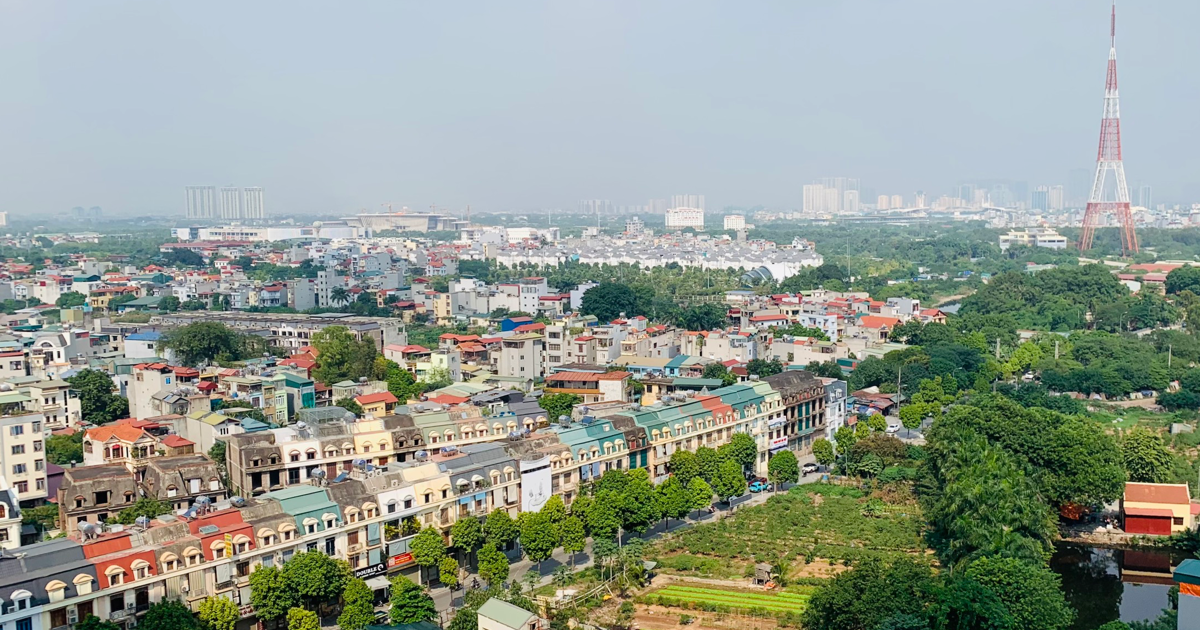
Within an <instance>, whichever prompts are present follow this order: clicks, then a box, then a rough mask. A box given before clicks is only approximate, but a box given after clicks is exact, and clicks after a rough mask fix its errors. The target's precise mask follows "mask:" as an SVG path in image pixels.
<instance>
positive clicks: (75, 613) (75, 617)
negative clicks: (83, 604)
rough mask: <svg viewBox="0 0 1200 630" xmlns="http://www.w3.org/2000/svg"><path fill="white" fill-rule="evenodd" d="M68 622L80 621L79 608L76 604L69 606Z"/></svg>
mask: <svg viewBox="0 0 1200 630" xmlns="http://www.w3.org/2000/svg"><path fill="white" fill-rule="evenodd" d="M67 623H69V624H75V623H79V609H78V608H75V607H74V606H71V607H70V608H67Z"/></svg>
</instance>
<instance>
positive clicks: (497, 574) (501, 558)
mask: <svg viewBox="0 0 1200 630" xmlns="http://www.w3.org/2000/svg"><path fill="white" fill-rule="evenodd" d="M572 518H574V517H572ZM479 577H481V578H483V579H484V580H486V581H487V583H488V584H499V583H501V582H503V581H505V580H507V579H508V556H505V555H504V552H502V551H500V550H499V549H497V548H496V545H495V544H493V543H491V542H487V543H484V545H483V547H482V548H481V549H480V550H479Z"/></svg>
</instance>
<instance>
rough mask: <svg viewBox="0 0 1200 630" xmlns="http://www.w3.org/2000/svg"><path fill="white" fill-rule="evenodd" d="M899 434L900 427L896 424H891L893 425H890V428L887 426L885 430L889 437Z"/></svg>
mask: <svg viewBox="0 0 1200 630" xmlns="http://www.w3.org/2000/svg"><path fill="white" fill-rule="evenodd" d="M899 432H900V425H898V424H893V425H890V426H888V428H887V433H888V434H889V435H892V434H896V433H899Z"/></svg>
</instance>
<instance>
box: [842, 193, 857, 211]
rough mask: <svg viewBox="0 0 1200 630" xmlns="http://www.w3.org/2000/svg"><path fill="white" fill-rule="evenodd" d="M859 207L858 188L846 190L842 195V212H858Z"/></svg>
mask: <svg viewBox="0 0 1200 630" xmlns="http://www.w3.org/2000/svg"><path fill="white" fill-rule="evenodd" d="M858 209H859V202H858V191H857V190H847V191H846V192H845V194H843V195H842V212H847V213H851V214H853V213H856V212H858Z"/></svg>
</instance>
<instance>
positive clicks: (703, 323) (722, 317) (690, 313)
mask: <svg viewBox="0 0 1200 630" xmlns="http://www.w3.org/2000/svg"><path fill="white" fill-rule="evenodd" d="M727 315H728V313H727V311H726V310H725V309H724V308H722V307H721V306H720V305H718V304H697V305H695V306H689V307H687V308H685V309H682V310H680V311H679V314H678V315H676V316H675V325H676V326H678V327H680V328H682V329H684V330H713V329H716V328H720V327H722V326H724V325H725V321H726V319H727Z"/></svg>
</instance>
